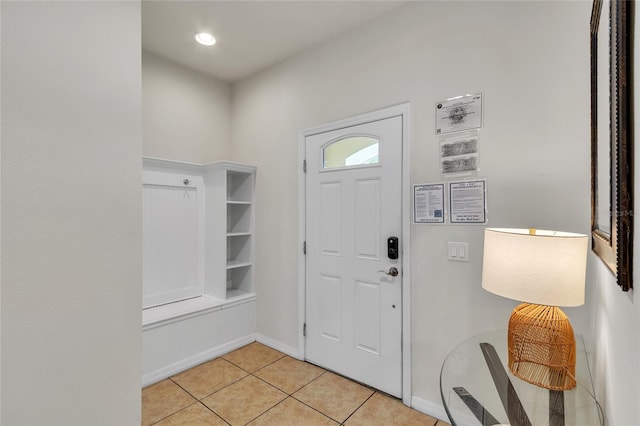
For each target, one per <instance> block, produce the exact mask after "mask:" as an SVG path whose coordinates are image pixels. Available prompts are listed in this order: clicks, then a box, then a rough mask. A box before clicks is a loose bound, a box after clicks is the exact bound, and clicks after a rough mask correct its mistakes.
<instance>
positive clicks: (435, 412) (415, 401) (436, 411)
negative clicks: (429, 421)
mask: <svg viewBox="0 0 640 426" xmlns="http://www.w3.org/2000/svg"><path fill="white" fill-rule="evenodd" d="M411 407H412V408H415V409H416V410H418V411H420V412H421V413H424V414H426V415H428V416H431V417H435V418H436V419H438V420H442V421H443V422H447V423H448V422H449V416H447V412H446V411H445V409H444V406H443V405H442V404H437V403H435V402H432V401H427V400H426V399H422V398H418V397H417V396H413V397H411Z"/></svg>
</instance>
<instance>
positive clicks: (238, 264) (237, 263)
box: [227, 259, 251, 269]
mask: <svg viewBox="0 0 640 426" xmlns="http://www.w3.org/2000/svg"><path fill="white" fill-rule="evenodd" d="M247 266H251V262H247V261H242V260H235V259H230V260H227V269H236V268H245V267H247Z"/></svg>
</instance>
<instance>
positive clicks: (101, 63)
mask: <svg viewBox="0 0 640 426" xmlns="http://www.w3.org/2000/svg"><path fill="white" fill-rule="evenodd" d="M1 7H2V42H3V44H2V99H1V100H2V135H1V136H2V164H1V167H2V191H1V192H2V211H1V216H2V238H1V243H2V263H1V266H2V296H3V297H2V305H1V311H2V318H1V323H2V330H1V331H2V333H1V334H2V365H1V370H2V383H1V389H2V400H1V401H0V403H1V405H2V418H1V419H0V423H2V424H3V425H7V426H10V425H36V424H37V425H54V424H56V425H85V426H86V425H98V424H102V425H116V424H117V425H136V424H137V425H139V424H140V380H141V379H140V376H141V371H140V354H141V349H140V347H141V344H140V324H141V309H140V308H141V285H140V283H141V274H142V272H141V271H142V266H141V202H142V198H141V185H140V182H141V162H140V157H141V155H142V152H141V116H140V110H141V100H140V91H141V83H140V73H141V71H140V5H139V4H138V3H137V2H2V4H1Z"/></svg>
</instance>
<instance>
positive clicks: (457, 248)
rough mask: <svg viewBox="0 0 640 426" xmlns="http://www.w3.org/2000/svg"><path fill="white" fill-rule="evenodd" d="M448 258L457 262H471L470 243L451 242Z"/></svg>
mask: <svg viewBox="0 0 640 426" xmlns="http://www.w3.org/2000/svg"><path fill="white" fill-rule="evenodd" d="M448 249H449V251H448V252H447V258H448V259H449V260H452V261H455V262H468V261H469V243H463V242H457V241H449V247H448Z"/></svg>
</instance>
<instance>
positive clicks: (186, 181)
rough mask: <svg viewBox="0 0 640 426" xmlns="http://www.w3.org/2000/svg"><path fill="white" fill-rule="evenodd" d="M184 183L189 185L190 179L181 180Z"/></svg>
mask: <svg viewBox="0 0 640 426" xmlns="http://www.w3.org/2000/svg"><path fill="white" fill-rule="evenodd" d="M182 183H184V184H185V185H189V184H190V183H191V179H185V180H183V181H182Z"/></svg>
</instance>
